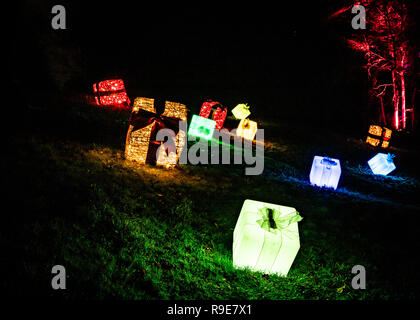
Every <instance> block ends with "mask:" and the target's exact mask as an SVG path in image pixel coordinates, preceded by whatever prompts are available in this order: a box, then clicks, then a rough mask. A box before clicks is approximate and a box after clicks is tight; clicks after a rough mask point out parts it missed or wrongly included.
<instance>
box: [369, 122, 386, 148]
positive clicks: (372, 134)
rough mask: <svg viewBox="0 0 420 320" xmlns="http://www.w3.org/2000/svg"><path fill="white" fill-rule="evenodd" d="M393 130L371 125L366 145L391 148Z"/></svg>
mask: <svg viewBox="0 0 420 320" xmlns="http://www.w3.org/2000/svg"><path fill="white" fill-rule="evenodd" d="M391 135H392V130H391V129H388V128H386V127H382V126H378V125H371V126H370V127H369V132H368V136H367V138H366V143H368V144H370V145H371V146H374V147H378V146H380V147H382V148H388V147H389V140H390V139H391Z"/></svg>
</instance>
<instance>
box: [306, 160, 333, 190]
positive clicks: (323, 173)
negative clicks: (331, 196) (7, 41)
mask: <svg viewBox="0 0 420 320" xmlns="http://www.w3.org/2000/svg"><path fill="white" fill-rule="evenodd" d="M340 176H341V166H340V160H338V159H332V158H329V157H320V156H315V157H314V160H313V161H312V167H311V173H310V174H309V181H310V182H311V184H313V185H316V186H318V187H327V188H333V189H337V185H338V181H339V180H340Z"/></svg>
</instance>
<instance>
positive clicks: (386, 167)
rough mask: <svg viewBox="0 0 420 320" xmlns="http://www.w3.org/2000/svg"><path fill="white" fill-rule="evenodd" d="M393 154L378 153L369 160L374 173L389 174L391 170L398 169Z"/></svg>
mask: <svg viewBox="0 0 420 320" xmlns="http://www.w3.org/2000/svg"><path fill="white" fill-rule="evenodd" d="M394 157H395V156H394V155H393V154H390V153H388V154H385V153H378V154H377V155H376V156H374V157H373V158H372V159H370V160H369V161H368V164H369V167H370V169H371V170H372V172H373V173H374V174H382V175H385V176H386V175H387V174H388V173H390V172H391V171H394V170H395V169H396V166H395V164H394V160H393V158H394Z"/></svg>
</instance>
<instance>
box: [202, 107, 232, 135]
mask: <svg viewBox="0 0 420 320" xmlns="http://www.w3.org/2000/svg"><path fill="white" fill-rule="evenodd" d="M212 110H214V111H213V115H212V119H213V120H214V121H216V127H215V129H217V130H220V129H222V128H223V123H224V122H225V119H226V115H227V108H226V107H224V106H222V105H221V104H220V103H219V102H217V101H213V100H206V101H204V102H203V105H202V106H201V109H200V113H199V114H198V115H199V116H200V117H203V118H209V116H210V113H211V111H212Z"/></svg>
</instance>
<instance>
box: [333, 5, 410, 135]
mask: <svg viewBox="0 0 420 320" xmlns="http://www.w3.org/2000/svg"><path fill="white" fill-rule="evenodd" d="M347 3H348V1H347ZM406 3H407V0H405V1H404V0H362V1H351V5H348V4H347V5H346V6H344V7H343V8H341V9H340V10H338V11H336V12H335V13H333V14H332V15H330V18H334V17H337V16H339V15H341V14H342V13H344V12H346V11H347V10H351V8H352V7H353V6H356V5H362V6H363V7H364V8H365V10H366V24H367V25H366V29H364V30H356V31H355V32H353V34H352V38H351V39H347V42H348V44H349V46H350V47H351V48H353V49H355V50H357V51H360V52H363V53H364V57H365V60H366V65H365V68H366V70H367V72H368V76H369V79H370V80H371V82H372V88H371V94H372V95H373V96H375V97H377V98H378V100H379V107H380V119H379V122H381V123H383V124H384V125H388V123H387V122H388V121H389V120H392V123H390V125H392V126H393V127H394V128H395V129H397V130H404V129H407V126H408V124H409V121H408V120H409V118H411V126H413V122H414V105H413V104H414V92H415V86H414V85H412V84H411V83H410V81H408V76H409V74H412V72H413V68H414V65H413V63H412V58H413V57H412V52H413V50H410V46H411V43H410V42H409V39H408V37H407V34H408V31H409V28H411V22H410V19H409V14H408V10H407V6H406ZM348 23H349V21H348ZM410 94H411V95H412V96H411V97H410ZM410 102H411V105H409V103H410Z"/></svg>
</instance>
